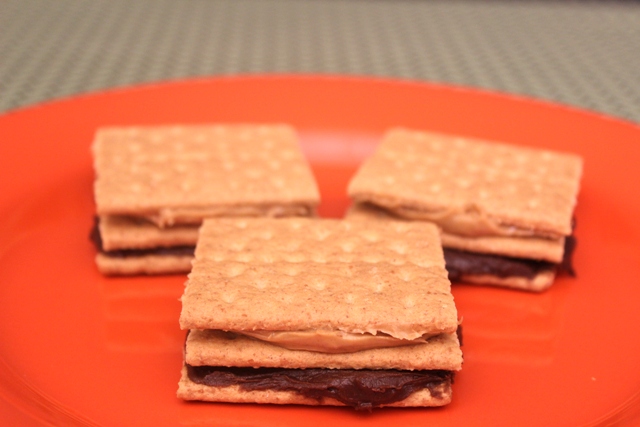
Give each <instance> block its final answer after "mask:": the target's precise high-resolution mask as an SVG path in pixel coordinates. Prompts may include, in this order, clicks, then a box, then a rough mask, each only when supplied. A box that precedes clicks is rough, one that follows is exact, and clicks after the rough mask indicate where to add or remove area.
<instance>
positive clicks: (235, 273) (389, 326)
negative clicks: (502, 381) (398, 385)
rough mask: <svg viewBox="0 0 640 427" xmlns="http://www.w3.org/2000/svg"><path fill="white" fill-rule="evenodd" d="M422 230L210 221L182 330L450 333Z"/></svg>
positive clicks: (451, 314) (438, 265) (443, 283)
mask: <svg viewBox="0 0 640 427" xmlns="http://www.w3.org/2000/svg"><path fill="white" fill-rule="evenodd" d="M450 286H451V285H450V282H449V280H448V278H447V273H446V270H445V269H444V256H443V254H442V248H441V246H440V240H439V236H438V230H437V228H436V227H435V226H433V225H431V224H428V223H421V224H414V223H409V222H400V221H394V222H390V223H385V224H382V223H380V224H365V223H364V222H353V223H352V222H349V221H341V220H330V219H308V218H284V219H265V218H256V219H208V220H205V222H204V223H203V226H202V228H201V230H200V238H199V241H198V245H197V247H196V259H195V261H194V265H193V269H192V271H191V274H190V275H189V279H188V281H187V284H186V287H185V291H184V294H183V296H182V313H181V317H180V324H181V327H182V328H183V329H221V330H270V331H287V330H314V329H331V330H336V329H337V330H342V331H345V332H354V333H362V332H369V333H374V334H375V333H377V332H384V333H387V334H389V335H392V336H395V337H397V338H406V339H413V338H416V337H418V336H421V335H423V334H436V333H443V332H446V333H452V332H454V331H455V330H456V328H457V325H458V321H457V312H456V308H455V304H454V301H453V296H452V295H451V290H450Z"/></svg>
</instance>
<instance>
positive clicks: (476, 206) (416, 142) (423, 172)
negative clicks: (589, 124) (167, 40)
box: [349, 128, 582, 235]
mask: <svg viewBox="0 0 640 427" xmlns="http://www.w3.org/2000/svg"><path fill="white" fill-rule="evenodd" d="M581 174H582V160H581V158H580V157H578V156H576V155H573V154H565V153H559V152H553V151H548V150H541V149H533V148H525V147H522V146H516V145H507V144H502V143H496V142H487V141H482V140H478V139H472V138H463V137H459V136H452V135H444V134H437V133H432V132H423V131H415V130H408V129H402V128H396V129H392V130H390V131H389V132H387V134H386V135H385V136H384V138H383V140H382V142H381V143H380V145H379V146H378V148H377V150H376V152H375V153H374V154H373V155H372V156H371V157H370V158H369V159H367V160H366V161H365V162H364V164H363V165H362V166H361V168H360V169H359V170H358V172H357V173H356V175H355V177H354V178H353V179H352V181H351V183H350V184H349V195H350V196H351V197H352V198H353V199H354V200H355V201H357V202H372V203H375V204H378V205H381V206H385V207H386V208H389V209H391V210H394V209H398V208H400V207H408V208H414V209H423V210H431V211H443V212H444V211H448V210H451V209H453V210H460V211H463V212H471V213H480V214H481V215H486V216H487V217H488V218H490V219H491V220H494V221H496V222H498V223H501V224H508V225H513V226H516V227H522V228H525V229H527V228H528V229H532V228H533V229H535V230H540V231H542V232H546V233H553V234H558V235H569V234H570V233H571V231H572V230H571V217H572V215H573V210H574V207H575V204H576V200H577V194H578V190H579V184H580V177H581Z"/></svg>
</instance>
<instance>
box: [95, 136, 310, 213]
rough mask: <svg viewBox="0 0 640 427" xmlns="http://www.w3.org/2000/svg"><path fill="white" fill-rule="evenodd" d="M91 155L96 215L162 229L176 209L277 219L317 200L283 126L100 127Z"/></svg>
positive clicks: (305, 167)
mask: <svg viewBox="0 0 640 427" xmlns="http://www.w3.org/2000/svg"><path fill="white" fill-rule="evenodd" d="M93 154H94V166H95V170H96V175H97V178H96V182H95V185H94V190H95V200H96V205H97V211H98V214H99V215H132V216H149V217H152V218H154V220H155V221H157V222H158V223H159V225H164V224H165V223H168V224H172V223H173V220H174V218H173V216H179V212H180V209H183V210H186V211H187V215H186V216H194V217H198V215H200V213H201V212H204V214H206V215H202V216H210V215H214V216H215V215H221V216H226V215H233V214H234V213H236V214H238V215H246V214H256V215H258V214H262V213H263V212H261V211H259V212H253V211H252V210H251V209H249V208H250V207H258V208H260V209H263V210H264V209H266V210H267V213H272V214H278V212H279V210H278V209H280V210H281V209H282V207H283V206H284V207H286V206H290V205H296V206H300V205H301V206H303V207H304V208H306V209H307V210H309V211H313V210H314V209H315V206H316V205H317V204H318V202H319V193H318V189H317V186H316V183H315V180H314V178H313V175H312V173H311V169H310V168H309V165H308V164H307V162H306V160H305V158H304V157H303V154H302V152H301V150H300V148H299V146H298V141H297V136H296V133H295V131H294V130H293V129H292V128H291V127H289V126H286V125H202V126H160V127H125V128H117V127H114V128H104V129H100V130H99V131H98V133H97V134H96V138H95V141H94V144H93ZM173 210H177V213H175V212H173ZM304 213H305V212H304V209H303V211H302V214H304ZM202 216H201V217H200V218H199V219H200V220H201V218H202ZM196 219H198V218H196ZM189 220H190V221H192V220H193V219H192V218H189ZM176 222H178V221H176ZM196 222H197V221H196Z"/></svg>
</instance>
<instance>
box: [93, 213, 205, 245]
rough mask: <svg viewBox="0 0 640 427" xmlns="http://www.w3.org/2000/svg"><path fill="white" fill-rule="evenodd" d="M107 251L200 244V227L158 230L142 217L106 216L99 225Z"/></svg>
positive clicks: (189, 226)
mask: <svg viewBox="0 0 640 427" xmlns="http://www.w3.org/2000/svg"><path fill="white" fill-rule="evenodd" d="M98 227H99V230H100V237H101V239H102V247H103V249H104V250H105V251H112V250H117V249H149V248H157V247H172V246H193V247H194V248H195V246H196V242H197V241H198V229H199V228H200V226H199V225H175V226H173V227H168V228H159V227H158V226H156V225H155V224H153V223H151V222H149V221H146V220H144V219H140V218H132V217H124V216H110V215H107V216H103V217H100V222H99V224H98Z"/></svg>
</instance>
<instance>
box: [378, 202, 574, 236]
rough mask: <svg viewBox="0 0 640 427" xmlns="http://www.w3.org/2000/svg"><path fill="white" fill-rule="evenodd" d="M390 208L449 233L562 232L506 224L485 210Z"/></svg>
mask: <svg viewBox="0 0 640 427" xmlns="http://www.w3.org/2000/svg"><path fill="white" fill-rule="evenodd" d="M389 209H390V210H392V211H393V212H396V213H397V214H398V215H400V216H402V217H404V218H409V219H419V220H426V221H430V222H433V223H436V224H437V225H438V226H440V227H441V228H442V230H443V231H446V232H447V233H452V234H457V235H460V236H469V237H478V236H509V237H515V236H518V237H542V238H550V239H557V238H560V237H562V235H561V234H558V233H555V232H552V231H548V230H536V229H533V228H524V227H519V226H516V225H511V224H505V223H503V222H501V221H498V220H495V219H492V218H490V217H489V216H487V215H486V214H485V213H484V212H482V211H480V210H478V209H475V208H467V209H453V208H450V209H442V210H438V211H429V210H423V209H416V208H413V207H408V206H395V207H390V208H389Z"/></svg>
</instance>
